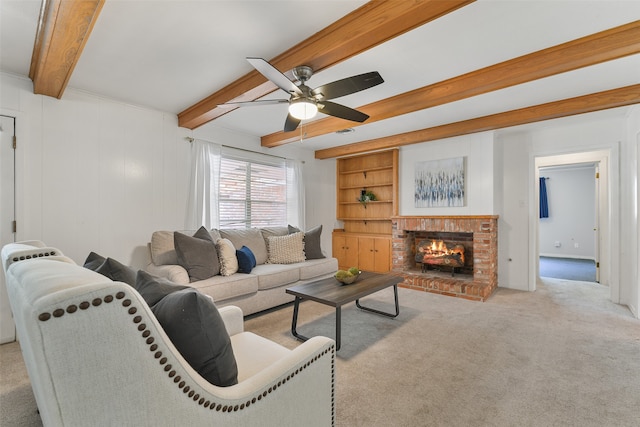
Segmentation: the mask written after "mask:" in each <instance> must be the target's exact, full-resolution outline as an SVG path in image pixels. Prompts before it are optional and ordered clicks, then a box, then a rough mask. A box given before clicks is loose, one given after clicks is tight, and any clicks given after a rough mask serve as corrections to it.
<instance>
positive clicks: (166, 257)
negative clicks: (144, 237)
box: [149, 230, 220, 265]
mask: <svg viewBox="0 0 640 427" xmlns="http://www.w3.org/2000/svg"><path fill="white" fill-rule="evenodd" d="M195 231H196V230H181V231H179V232H180V233H182V234H186V235H187V236H192V235H193V233H195ZM173 233H174V232H173V231H155V232H154V233H153V234H152V235H151V242H150V243H149V252H150V253H151V262H152V263H154V264H155V265H177V264H178V255H177V254H176V248H175V245H174V243H173ZM209 234H211V240H213V241H214V242H215V241H217V240H218V239H219V238H220V233H218V231H217V230H211V231H209Z"/></svg>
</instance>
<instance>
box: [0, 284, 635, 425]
mask: <svg viewBox="0 0 640 427" xmlns="http://www.w3.org/2000/svg"><path fill="white" fill-rule="evenodd" d="M399 292H400V316H399V317H398V318H396V319H388V318H385V317H383V316H378V315H376V314H371V313H367V312H363V311H360V310H358V309H357V308H356V307H355V306H354V305H353V304H351V305H348V306H346V307H345V308H344V309H343V314H342V321H343V331H342V348H341V350H340V351H339V352H338V357H337V361H336V363H337V373H336V377H337V379H336V410H337V426H345V427H346V426H349V427H350V426H372V425H375V426H390V427H391V426H393V427H396V426H598V427H601V426H639V425H640V321H639V320H637V319H634V318H633V317H632V316H631V313H630V312H629V311H628V309H627V308H625V307H622V306H619V305H616V304H613V303H611V302H610V301H608V299H607V297H608V288H606V287H604V286H601V285H598V284H595V283H585V282H571V281H563V280H556V279H544V280H543V282H542V283H541V284H540V286H539V289H538V291H536V292H534V293H529V292H518V291H511V290H508V289H498V290H497V292H496V293H495V294H494V295H493V296H492V297H491V298H490V299H489V300H488V301H487V302H485V303H480V302H472V301H465V300H461V299H456V298H451V297H444V296H439V295H435V294H428V293H422V292H417V291H411V290H407V289H400V290H399ZM363 303H365V304H367V305H370V306H373V307H377V308H379V309H383V310H391V309H392V303H393V294H392V292H391V290H385V291H382V292H380V293H378V294H375V295H372V296H369V297H367V298H365V299H364V300H363ZM292 311H293V307H292V306H291V305H289V306H285V307H284V308H281V309H279V310H273V311H270V312H267V313H265V314H260V315H256V316H251V317H250V318H248V319H247V320H246V322H245V326H246V329H247V330H251V331H253V332H256V333H258V334H260V335H263V336H266V337H268V338H270V339H272V340H274V341H276V342H279V343H281V344H282V345H284V346H286V347H289V348H293V347H295V346H297V345H299V343H298V342H297V341H296V340H295V339H294V338H293V337H292V336H291V334H290V332H289V330H290V327H291V315H292ZM334 321H335V317H334V311H333V310H332V309H331V308H330V307H325V306H323V305H320V304H317V303H313V302H304V303H302V304H301V307H300V318H299V332H300V333H302V334H306V335H315V334H323V335H328V336H330V337H333V336H334ZM0 379H1V383H0V392H1V395H0V416H1V418H0V419H1V420H2V422H1V423H2V425H5V422H6V423H7V424H6V425H11V426H18V425H19V426H32V425H33V426H35V425H40V421H39V419H38V417H37V414H36V413H35V402H34V400H33V395H32V394H31V391H30V388H29V386H28V379H26V377H25V373H24V367H23V366H22V364H21V359H20V358H19V350H18V348H17V345H16V344H15V343H14V344H8V345H3V346H0Z"/></svg>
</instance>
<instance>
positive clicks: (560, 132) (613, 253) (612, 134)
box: [497, 107, 638, 305]
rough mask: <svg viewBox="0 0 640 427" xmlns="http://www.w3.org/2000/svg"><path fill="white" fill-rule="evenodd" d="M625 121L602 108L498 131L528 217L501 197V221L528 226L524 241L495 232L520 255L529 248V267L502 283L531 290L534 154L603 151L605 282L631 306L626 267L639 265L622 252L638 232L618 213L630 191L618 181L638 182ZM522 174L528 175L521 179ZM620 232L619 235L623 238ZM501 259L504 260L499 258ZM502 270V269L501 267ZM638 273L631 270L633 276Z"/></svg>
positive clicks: (510, 177)
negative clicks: (605, 176)
mask: <svg viewBox="0 0 640 427" xmlns="http://www.w3.org/2000/svg"><path fill="white" fill-rule="evenodd" d="M635 108H638V107H635ZM636 117H637V116H636ZM627 122H628V120H625V119H624V118H620V117H619V115H613V114H610V113H607V112H600V113H591V114H585V115H582V116H579V117H569V118H564V119H556V120H552V121H547V122H544V123H542V124H540V126H536V127H534V129H533V130H529V131H524V130H522V129H515V128H514V129H509V130H506V131H504V132H501V133H500V134H499V135H498V141H499V144H498V145H497V147H498V148H499V149H501V150H503V152H504V154H503V157H504V165H505V169H506V168H507V167H511V168H512V169H513V170H512V172H509V171H506V170H505V180H509V181H511V182H512V184H513V185H514V188H513V191H511V195H512V196H515V197H525V200H527V201H528V202H527V204H528V206H529V209H528V214H527V215H526V217H522V218H518V217H517V214H516V213H515V212H513V211H510V210H509V209H508V208H507V205H508V203H509V199H510V198H511V197H510V195H508V194H505V195H504V210H503V213H502V214H501V215H502V216H501V219H503V220H504V221H505V222H507V223H513V224H516V223H518V224H519V227H522V226H525V227H528V235H527V236H526V238H522V239H511V238H509V237H508V235H509V234H511V233H512V232H513V231H512V230H513V229H514V227H504V228H502V229H500V230H499V233H500V234H501V235H502V236H503V237H504V236H505V234H506V235H507V239H508V241H509V243H508V244H509V246H510V248H509V251H510V252H511V253H516V254H518V255H517V256H519V257H520V256H524V255H527V252H528V255H527V256H528V257H529V262H528V265H529V268H527V269H524V270H522V271H512V272H511V273H512V274H511V275H510V277H509V282H508V283H507V284H503V281H502V280H503V278H502V277H499V280H500V286H504V285H506V286H509V287H514V288H517V289H529V290H533V289H535V280H536V274H535V266H536V265H537V252H536V251H535V250H534V251H532V252H529V248H532V249H535V248H536V236H537V223H538V218H537V216H538V210H537V208H538V207H537V205H535V203H534V202H535V201H536V200H537V199H536V183H535V180H534V177H535V174H534V173H533V167H534V164H535V160H536V158H539V157H544V156H554V155H567V154H568V153H578V152H590V151H592V152H600V151H602V152H607V153H609V155H610V157H609V158H608V162H609V164H608V168H609V176H610V177H611V179H610V181H609V184H608V190H609V197H610V203H609V214H610V224H609V227H610V229H609V230H608V232H607V234H608V236H609V241H608V242H607V244H606V246H605V247H604V248H603V251H604V252H605V253H606V255H607V256H609V258H610V262H609V264H610V265H609V268H610V271H609V272H608V274H607V276H608V278H609V283H606V284H608V285H610V286H611V294H612V295H611V297H612V300H613V301H614V302H619V303H621V304H626V305H630V304H632V302H633V301H632V299H633V298H632V295H633V292H634V290H636V291H637V286H638V284H637V279H636V280H635V281H633V280H629V279H628V278H627V276H629V275H630V271H632V270H636V269H637V267H636V266H637V257H636V258H635V260H631V259H629V258H628V257H627V259H626V262H624V260H623V259H622V258H621V255H622V254H623V253H627V252H628V248H629V247H630V244H631V243H633V244H635V245H637V240H636V238H635V237H633V240H634V242H627V240H628V239H629V237H628V236H630V235H632V234H633V230H636V228H635V226H634V225H633V223H634V222H635V224H637V217H636V219H635V220H633V219H631V218H629V219H627V220H625V221H621V211H622V210H627V211H628V209H627V207H626V206H625V205H624V204H623V203H622V201H623V200H624V199H625V197H628V196H629V194H627V193H629V192H630V190H629V189H626V187H624V186H622V187H621V183H629V182H635V181H636V180H637V168H635V169H634V168H632V167H629V162H630V161H631V160H630V156H629V154H628V151H629V150H630V148H629V147H630V146H631V145H632V142H631V141H630V140H629V137H628V136H627V132H628V130H627ZM636 128H637V127H636ZM625 153H626V154H625ZM516 169H519V171H518V170H516ZM525 171H526V172H525ZM525 174H526V178H524V179H523V176H524V175H525ZM634 197H635V196H634ZM625 203H626V202H625ZM624 215H627V214H624ZM525 218H526V219H525ZM636 235H637V233H636ZM621 236H623V237H622V238H621ZM500 244H503V239H501V240H500ZM500 261H501V262H502V259H501V260H500ZM500 272H502V270H501V269H500ZM636 274H637V273H634V277H635V275H636Z"/></svg>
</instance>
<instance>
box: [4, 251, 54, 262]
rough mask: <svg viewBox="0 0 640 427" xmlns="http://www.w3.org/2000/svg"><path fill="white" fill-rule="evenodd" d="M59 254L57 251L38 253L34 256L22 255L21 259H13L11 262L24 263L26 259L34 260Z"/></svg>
mask: <svg viewBox="0 0 640 427" xmlns="http://www.w3.org/2000/svg"><path fill="white" fill-rule="evenodd" d="M56 255H57V253H56V251H50V252H38V253H36V254H33V255H22V256H19V257H17V256H16V257H13V258H11V261H13V262H17V261H24V260H25V259H32V258H42V257H44V256H56Z"/></svg>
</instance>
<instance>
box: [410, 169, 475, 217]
mask: <svg viewBox="0 0 640 427" xmlns="http://www.w3.org/2000/svg"><path fill="white" fill-rule="evenodd" d="M415 173H416V175H415V176H416V181H415V182H416V188H415V204H416V208H432V207H456V206H464V205H465V194H464V192H465V175H466V174H465V158H464V157H456V158H452V159H444V160H432V161H427V162H418V163H416V168H415Z"/></svg>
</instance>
